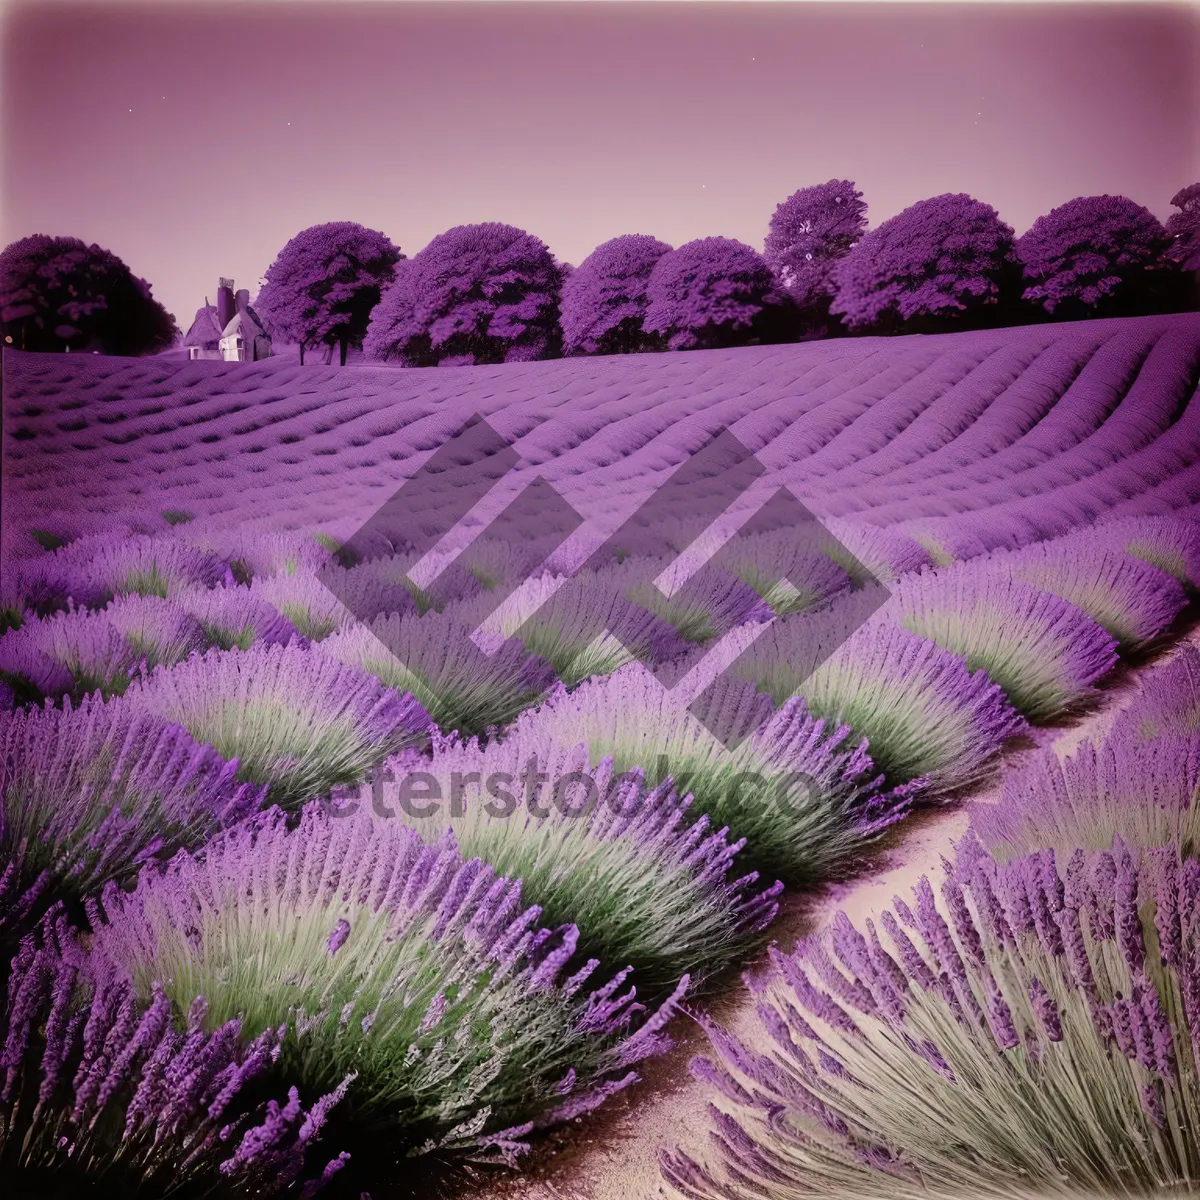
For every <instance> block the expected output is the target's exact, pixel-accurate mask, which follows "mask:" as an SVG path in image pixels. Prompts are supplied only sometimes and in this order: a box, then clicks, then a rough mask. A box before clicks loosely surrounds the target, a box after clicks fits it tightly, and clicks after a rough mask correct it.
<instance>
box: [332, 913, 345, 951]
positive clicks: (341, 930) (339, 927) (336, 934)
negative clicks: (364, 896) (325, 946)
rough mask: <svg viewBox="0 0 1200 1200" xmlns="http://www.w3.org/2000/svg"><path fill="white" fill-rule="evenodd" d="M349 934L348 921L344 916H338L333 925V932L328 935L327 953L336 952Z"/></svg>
mask: <svg viewBox="0 0 1200 1200" xmlns="http://www.w3.org/2000/svg"><path fill="white" fill-rule="evenodd" d="M349 936H350V922H349V921H347V920H346V918H345V917H340V918H339V919H338V923H337V924H336V925H335V926H334V927H333V932H332V933H331V934H330V935H329V954H330V956H332V955H334V954H336V953H337V952H338V951H339V950H340V949H341V948H342V947H343V946H344V945H345V944H346V939H347V938H348V937H349Z"/></svg>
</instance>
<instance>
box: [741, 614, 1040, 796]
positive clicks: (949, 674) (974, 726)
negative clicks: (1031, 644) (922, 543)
mask: <svg viewBox="0 0 1200 1200" xmlns="http://www.w3.org/2000/svg"><path fill="white" fill-rule="evenodd" d="M806 617H807V614H801V615H800V616H798V617H785V618H782V619H780V620H778V621H776V622H775V624H774V625H772V626H771V627H770V628H769V629H767V630H766V632H765V633H763V634H762V636H761V637H759V638H758V640H757V641H756V642H755V643H754V644H753V646H751V647H750V649H749V651H747V652H746V653H745V654H744V655H743V656H742V657H741V658H739V659H738V661H737V663H736V664H735V667H734V670H735V671H736V672H737V674H738V675H739V676H740V677H741V678H743V679H747V680H750V681H751V682H753V683H754V684H755V685H756V686H757V687H758V688H760V689H761V690H764V691H766V692H768V693H769V694H770V695H771V696H772V697H773V699H774V701H775V703H776V704H783V703H785V702H786V701H787V700H788V698H789V697H791V696H795V695H799V696H800V697H802V698H803V700H804V702H805V704H806V706H807V707H808V709H809V711H810V712H811V713H812V714H813V716H814V717H819V718H823V719H825V720H826V721H827V722H829V723H830V724H833V723H834V722H837V723H838V724H839V725H841V724H845V725H848V726H849V727H850V728H851V730H852V731H853V733H852V736H853V737H856V738H865V739H866V742H867V747H868V749H869V752H870V755H871V759H872V761H873V762H874V764H875V767H876V769H877V770H880V771H882V772H883V773H884V775H885V776H886V777H887V779H888V780H889V781H891V782H892V783H893V784H901V783H905V782H908V781H911V780H915V779H918V778H925V779H926V785H927V790H926V791H924V792H923V795H925V796H928V797H932V796H935V795H937V794H939V793H942V792H946V791H953V790H955V789H957V788H961V787H964V786H966V785H968V784H970V783H973V782H975V781H976V780H978V779H979V778H980V776H981V773H982V772H983V770H984V768H985V766H986V764H987V761H988V760H989V759H990V758H991V757H992V755H993V754H995V752H996V751H997V750H998V749H999V748H1000V745H1001V744H1002V743H1003V742H1004V740H1005V739H1006V738H1009V737H1014V736H1017V735H1019V734H1021V733H1023V732H1024V731H1025V730H1026V728H1027V725H1026V722H1025V720H1024V718H1023V717H1021V716H1020V714H1019V713H1018V712H1017V711H1016V710H1015V709H1014V708H1013V707H1012V706H1011V705H1010V704H1009V703H1008V701H1007V700H1006V699H1005V696H1004V692H1003V690H1002V689H1001V687H1000V686H999V684H997V683H994V682H993V681H992V680H991V679H990V678H989V677H988V676H987V674H986V673H985V672H983V671H974V672H972V671H970V670H969V669H968V667H967V664H966V662H965V661H964V660H963V659H962V658H961V657H960V656H959V655H957V654H953V653H951V652H950V651H949V650H944V649H942V648H941V647H940V646H938V645H935V644H934V643H933V642H931V641H929V640H927V639H926V638H923V637H919V636H918V635H917V634H914V633H910V632H909V631H908V630H907V629H904V628H903V627H902V626H899V625H892V624H891V623H890V622H870V623H868V624H867V625H865V626H863V627H862V628H860V629H858V630H857V631H856V632H854V633H853V634H851V635H850V637H848V638H846V639H845V640H844V641H841V642H840V644H837V643H836V642H835V645H836V649H834V650H833V652H832V653H831V654H829V655H828V657H825V658H822V657H821V647H820V638H819V631H814V629H813V627H812V626H811V625H810V624H809V623H808V622H807V619H806ZM836 629H837V626H836V622H835V629H834V631H835V632H836ZM814 663H816V664H817V665H816V666H815V669H813V664H814Z"/></svg>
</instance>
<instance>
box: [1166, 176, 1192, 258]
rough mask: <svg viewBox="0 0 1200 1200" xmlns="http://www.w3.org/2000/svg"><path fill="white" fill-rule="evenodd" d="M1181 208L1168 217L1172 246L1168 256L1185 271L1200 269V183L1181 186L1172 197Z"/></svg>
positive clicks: (1172, 202) (1172, 203)
mask: <svg viewBox="0 0 1200 1200" xmlns="http://www.w3.org/2000/svg"><path fill="white" fill-rule="evenodd" d="M1171 207H1172V208H1177V209H1179V211H1178V212H1174V213H1172V214H1171V215H1170V216H1169V217H1168V218H1167V234H1168V235H1169V236H1170V238H1171V247H1170V249H1169V250H1168V251H1167V257H1168V258H1169V259H1170V260H1171V261H1172V262H1177V263H1178V264H1179V265H1180V267H1182V268H1183V270H1185V271H1200V183H1193V184H1190V185H1189V186H1188V187H1185V188H1181V189H1180V190H1179V191H1177V192H1176V193H1175V195H1174V196H1172V197H1171Z"/></svg>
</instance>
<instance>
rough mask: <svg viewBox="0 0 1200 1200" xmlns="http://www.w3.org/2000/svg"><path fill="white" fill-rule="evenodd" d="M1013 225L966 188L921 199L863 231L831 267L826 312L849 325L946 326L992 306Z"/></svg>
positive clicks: (1003, 285)
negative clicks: (832, 290) (840, 316)
mask: <svg viewBox="0 0 1200 1200" xmlns="http://www.w3.org/2000/svg"><path fill="white" fill-rule="evenodd" d="M1012 264H1013V230H1012V227H1011V226H1010V225H1007V224H1005V222H1003V221H1002V220H1001V219H1000V217H999V216H998V214H997V213H996V210H995V209H994V208H992V207H991V205H989V204H984V203H983V202H982V201H980V200H975V199H972V197H970V196H968V195H966V193H963V192H957V193H955V192H947V193H945V194H943V195H940V196H933V197H931V198H930V199H928V200H919V201H918V202H917V203H916V204H912V205H910V206H909V207H908V208H906V209H904V211H903V212H900V213H897V214H896V216H894V217H891V218H890V219H889V220H887V221H884V222H883V224H881V225H879V226H877V227H876V228H875V229H872V230H871V231H870V232H869V233H867V234H865V235H864V236H863V237H862V239H861V240H860V241H859V242H858V243H857V245H855V246H854V248H853V249H852V250H851V251H850V252H849V253H848V254H847V255H846V257H845V258H843V259H842V260H841V261H840V262H838V263H837V265H836V266H835V267H834V269H833V282H834V285H835V287H836V289H837V291H836V295H835V297H834V300H833V303H832V305H831V306H830V308H831V311H832V312H835V313H841V314H843V320H844V322H845V323H846V324H847V325H848V326H850V327H851V328H876V329H878V330H879V331H880V332H889V331H893V330H898V329H901V328H903V329H905V331H907V332H915V331H921V330H935V329H939V328H951V327H954V326H956V325H961V324H963V322H964V320H966V319H968V318H972V317H978V316H980V315H981V314H982V312H983V311H984V310H985V308H986V306H991V305H997V304H999V302H1000V301H1001V299H1002V298H1003V296H1004V295H1005V293H1006V291H1007V284H1008V279H1009V276H1010V275H1011V274H1012V269H1013V266H1012Z"/></svg>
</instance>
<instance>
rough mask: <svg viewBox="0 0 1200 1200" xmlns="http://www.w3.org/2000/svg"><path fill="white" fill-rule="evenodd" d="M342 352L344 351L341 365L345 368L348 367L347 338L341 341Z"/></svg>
mask: <svg viewBox="0 0 1200 1200" xmlns="http://www.w3.org/2000/svg"><path fill="white" fill-rule="evenodd" d="M341 351H342V362H341V365H342V366H343V367H344V366H345V365H346V339H345V338H342V339H341Z"/></svg>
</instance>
